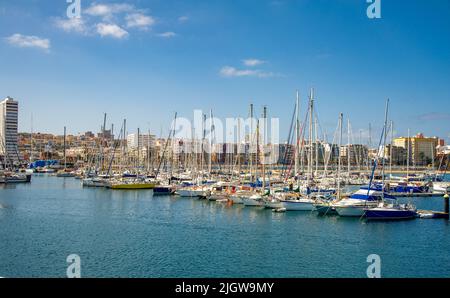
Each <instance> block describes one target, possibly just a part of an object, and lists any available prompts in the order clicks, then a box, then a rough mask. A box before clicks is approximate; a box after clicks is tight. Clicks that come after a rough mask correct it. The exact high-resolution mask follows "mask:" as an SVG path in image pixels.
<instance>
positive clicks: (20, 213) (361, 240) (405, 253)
mask: <svg viewBox="0 0 450 298" xmlns="http://www.w3.org/2000/svg"><path fill="white" fill-rule="evenodd" d="M1 187H2V188H0V276H3V277H65V276H66V269H67V266H68V265H69V264H68V263H67V262H66V258H67V256H68V255H70V254H78V255H79V256H80V258H81V275H82V276H83V277H366V270H367V266H368V265H369V263H367V260H366V259H367V256H368V255H370V254H378V255H379V256H380V257H381V274H382V277H450V225H449V222H448V221H445V220H436V219H426V220H425V219H416V220H409V221H400V222H367V221H365V220H359V219H357V218H340V217H336V216H328V217H320V216H317V215H316V214H315V213H310V212H286V213H273V212H271V211H270V210H264V209H259V208H251V207H244V206H239V205H238V206H236V205H235V206H229V205H227V204H223V203H215V202H208V201H204V200H196V199H185V198H178V197H153V196H152V191H151V190H149V191H146V190H138V191H133V190H132V191H119V190H115V191H113V190H108V189H87V188H84V189H83V188H82V187H81V181H80V180H76V179H73V178H56V177H50V176H45V175H35V176H33V180H32V182H31V183H30V184H17V185H3V186H1ZM403 200H408V199H403ZM411 201H412V202H413V203H415V204H416V205H417V207H418V208H420V209H433V210H442V209H443V205H444V202H443V199H442V197H433V198H416V199H411Z"/></svg>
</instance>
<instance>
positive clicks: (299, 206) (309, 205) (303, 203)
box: [282, 200, 315, 211]
mask: <svg viewBox="0 0 450 298" xmlns="http://www.w3.org/2000/svg"><path fill="white" fill-rule="evenodd" d="M282 203H283V207H284V208H286V210H287V211H313V210H314V209H315V208H314V201H312V200H286V201H282Z"/></svg>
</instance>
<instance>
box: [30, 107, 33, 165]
mask: <svg viewBox="0 0 450 298" xmlns="http://www.w3.org/2000/svg"><path fill="white" fill-rule="evenodd" d="M32 162H33V113H31V131H30V163H32Z"/></svg>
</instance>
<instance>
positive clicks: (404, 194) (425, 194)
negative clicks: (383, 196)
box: [389, 192, 442, 198]
mask: <svg viewBox="0 0 450 298" xmlns="http://www.w3.org/2000/svg"><path fill="white" fill-rule="evenodd" d="M389 194H390V195H392V196H394V197H397V198H404V197H414V198H423V197H442V194H441V193H430V192H418V193H408V192H391V193H389Z"/></svg>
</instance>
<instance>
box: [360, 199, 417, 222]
mask: <svg viewBox="0 0 450 298" xmlns="http://www.w3.org/2000/svg"><path fill="white" fill-rule="evenodd" d="M417 216H418V214H417V209H416V207H415V206H413V205H410V204H397V203H396V202H394V203H387V202H381V203H380V204H379V205H378V206H377V207H375V208H368V209H365V210H364V217H365V218H366V219H368V220H402V219H414V218H416V217H417Z"/></svg>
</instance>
